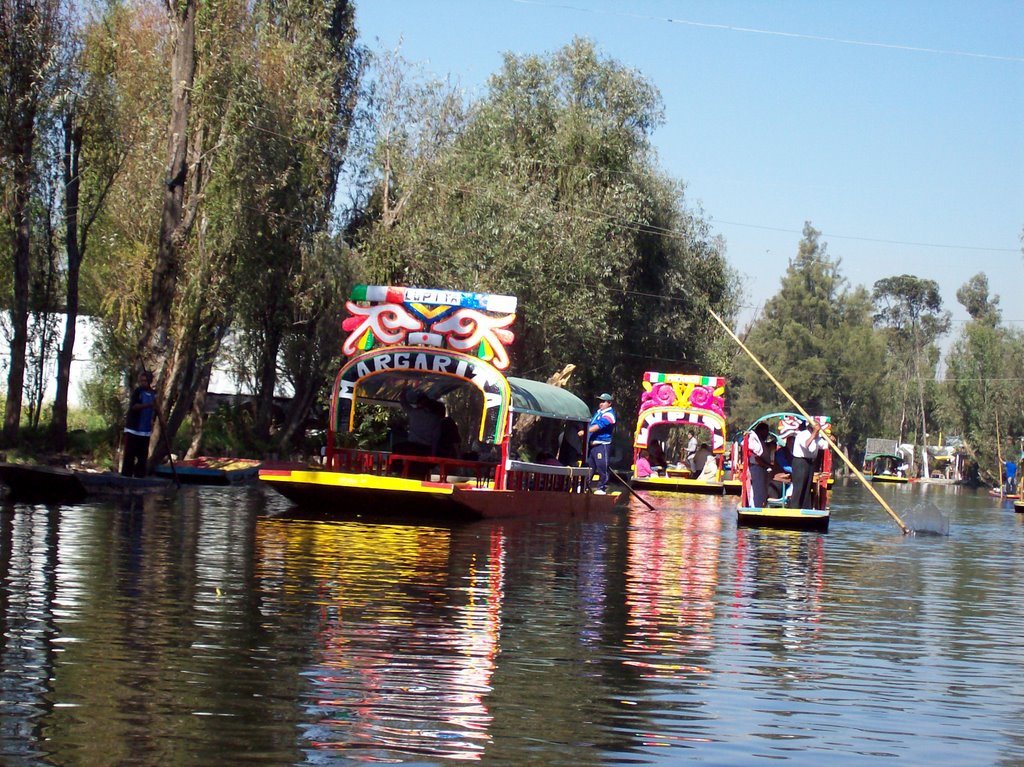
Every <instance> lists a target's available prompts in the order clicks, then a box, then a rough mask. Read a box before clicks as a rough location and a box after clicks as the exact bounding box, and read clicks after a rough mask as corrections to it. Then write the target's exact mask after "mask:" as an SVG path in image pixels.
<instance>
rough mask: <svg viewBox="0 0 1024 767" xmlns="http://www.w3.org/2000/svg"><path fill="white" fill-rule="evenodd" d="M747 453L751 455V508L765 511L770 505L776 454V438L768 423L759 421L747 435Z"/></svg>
mask: <svg viewBox="0 0 1024 767" xmlns="http://www.w3.org/2000/svg"><path fill="white" fill-rule="evenodd" d="M747 451H748V453H749V454H750V466H748V467H747V470H748V473H749V476H750V505H751V508H755V509H763V508H764V507H765V506H766V505H767V504H768V479H769V476H770V472H771V468H772V460H773V453H774V452H775V437H773V436H772V433H771V430H770V429H769V428H768V422H767V421H758V423H757V425H755V426H754V429H753V431H751V432H750V433H749V434H748V435H747Z"/></svg>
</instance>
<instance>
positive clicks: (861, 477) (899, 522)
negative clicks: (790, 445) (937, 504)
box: [708, 306, 913, 535]
mask: <svg viewBox="0 0 1024 767" xmlns="http://www.w3.org/2000/svg"><path fill="white" fill-rule="evenodd" d="M708 314H710V315H711V316H712V317H714V319H715V321H716V322H717V323H718V324H719V325H721V326H722V329H723V330H725V332H726V333H728V334H729V337H730V338H732V340H733V341H735V342H736V343H737V344H739V346H740V348H741V349H742V350H743V351H744V352H746V354H747V356H748V357H750V359H751V360H753V362H754V364H755V365H757V366H758V367H759V368H761V371H762V372H763V373H764V374H765V375H766V376H768V380H770V381H771V382H772V383H773V384H775V387H776V388H777V389H778V390H779V391H780V392H782V394H783V395H784V396H785V397H786V399H788V400H789V401H790V403H791V404H792V405H793V407H795V408H796V410H797V412H799V413H800V415H802V416H803V417H804V418H806V419H807V421H808V422H810V421H811V420H812V418H811V416H810V415H808V413H807V411H806V410H804V409H803V407H802V406H801V405H800V403H799V402H797V401H796V400H795V399H794V398H793V395H792V394H790V393H789V392H788V391H786V388H785V387H784V386H783V385H782V384H781V383H779V382H778V380H777V379H776V378H775V376H773V375H772V374H771V372H770V371H769V370H768V368H766V367H765V366H764V365H763V364H762V363H761V360H759V359H758V358H757V357H756V356H754V353H753V352H752V351H750V349H748V348H747V346H746V344H744V343H743V341H741V340H740V338H739V336H737V335H736V334H735V333H733V332H732V328H730V327H729V326H728V325H726V324H725V321H724V320H723V319H722V318H721V317H719V316H718V315H717V314H716V313H715V311H714V310H713V309H712V308H711V307H710V306H709V307H708ZM821 434H822V435H823V436H824V437H825V441H826V442H828V446H829V447H830V448H832V450H833V451H834V452H835V453H836V454H837V455H838V456H839V457H840V458H842V459H843V463H845V464H846V465H847V466H848V467H849V469H850V470H851V471H852V472H853V473H854V476H856V477H857V479H859V480H860V482H861V484H862V485H864V487H866V488H867V489H868V491H869V492H870V493H871V494H872V495H873V496H874V497H875V500H876V501H878V503H879V504H880V505H881V507H882V508H883V509H885V510H886V512H888V514H889V516H890V517H892V518H893V520H894V521H895V522H896V524H897V525H899V527H900V530H902V531H903V534H904V535H906V534H907V533H910V532H913V531H912V530H911V529H910V528H909V527H907V525H906V523H904V521H903V520H902V519H900V517H899V515H898V514H897V513H896V512H895V511H893V510H892V509H891V508H889V504H887V503H886V502H885V499H884V498H882V496H881V495H879V494H878V491H877V490H875V488H874V487H872V486H871V483H870V482H868V480H867V479H866V478H865V477H864V475H863V474H861V473H860V470H859V469H858V468H857V467H856V466H854V465H853V462H852V461H851V460H850V459H849V458H847V456H846V453H844V452H843V451H842V450H841V449H840V448H839V445H837V444H836V443H835V441H834V440H833V439H832V436H831V435H830V434H827V433H826V432H824V431H822V432H821Z"/></svg>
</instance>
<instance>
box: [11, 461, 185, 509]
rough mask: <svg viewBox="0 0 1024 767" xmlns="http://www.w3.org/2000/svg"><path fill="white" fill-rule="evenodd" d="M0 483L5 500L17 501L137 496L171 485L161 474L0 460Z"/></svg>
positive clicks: (57, 501)
mask: <svg viewBox="0 0 1024 767" xmlns="http://www.w3.org/2000/svg"><path fill="white" fill-rule="evenodd" d="M0 484H3V485H4V486H6V488H7V500H9V501H13V502H19V503H81V502H82V501H85V500H86V499H88V498H89V497H90V496H126V495H137V494H142V493H153V492H162V491H164V490H167V489H169V488H172V487H174V483H173V482H170V481H168V480H166V479H163V478H161V477H126V476H123V475H121V474H118V473H116V472H113V471H87V470H84V469H67V468H64V467H59V466H41V465H38V464H23V463H0Z"/></svg>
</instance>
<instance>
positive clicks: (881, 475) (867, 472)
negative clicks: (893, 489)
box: [864, 453, 910, 485]
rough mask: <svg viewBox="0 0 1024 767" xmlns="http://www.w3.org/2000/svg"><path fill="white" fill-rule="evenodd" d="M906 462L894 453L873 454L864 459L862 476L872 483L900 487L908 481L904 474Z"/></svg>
mask: <svg viewBox="0 0 1024 767" xmlns="http://www.w3.org/2000/svg"><path fill="white" fill-rule="evenodd" d="M906 465H907V462H906V460H905V459H904V458H903V456H900V455H896V454H895V453H875V454H873V455H867V456H865V457H864V476H866V477H868V478H869V479H870V480H871V481H872V482H886V483H889V484H898V485H902V484H905V483H907V482H909V481H910V478H909V477H908V476H907V474H906V468H902V469H901V468H900V467H901V466H902V467H906Z"/></svg>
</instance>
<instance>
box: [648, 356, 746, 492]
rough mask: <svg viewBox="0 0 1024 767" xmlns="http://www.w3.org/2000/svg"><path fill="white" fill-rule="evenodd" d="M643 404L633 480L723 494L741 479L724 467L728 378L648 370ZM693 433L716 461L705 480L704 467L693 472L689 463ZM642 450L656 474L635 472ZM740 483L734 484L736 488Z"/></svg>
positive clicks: (706, 454)
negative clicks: (672, 456) (669, 456)
mask: <svg viewBox="0 0 1024 767" xmlns="http://www.w3.org/2000/svg"><path fill="white" fill-rule="evenodd" d="M642 385H643V392H642V393H641V395H640V409H639V412H638V413H637V419H636V428H635V429H634V432H633V469H634V471H633V478H632V479H631V480H630V485H631V486H632V487H634V488H637V489H643V490H662V491H667V492H673V493H697V494H701V495H724V494H725V493H726V492H728V491H730V490H732V489H735V490H736V491H737V493H738V491H739V483H738V482H733V481H731V480H732V477H729V478H728V480H729V484H728V485H727V484H726V482H727V479H726V475H725V471H724V469H723V466H724V463H725V460H724V459H725V447H726V443H727V440H726V430H725V379H724V378H720V377H718V376H704V375H691V374H685V373H656V372H651V371H648V372H646V373H644V378H643V382H642ZM688 433H692V434H693V435H694V437H695V438H696V440H697V443H698V445H702V446H703V449H699V450H698V455H699V456H700V458H699V459H698V460H700V461H701V462H702V463H706V462H707V460H708V457H709V456H710V459H711V460H713V461H714V462H715V472H714V475H713V476H711V477H710V478H709V477H707V476H705V478H704V479H701V478H700V476H701V474H702V472H701V469H702V468H703V466H697V467H695V472H694V473H691V472H690V470H689V468H686V467H685V460H686V458H687V456H686V452H687V434H688ZM666 446H668V452H669V453H674V454H676V457H677V458H678V461H677V462H675V463H673V462H670V461H668V460H667V458H666V455H665V454H666ZM641 453H643V454H644V455H645V456H646V457H647V458H648V461H649V462H650V463H651V465H652V466H653V467H656V468H657V469H658V473H657V474H651V475H649V476H646V477H638V476H637V475H636V462H637V459H639V458H640V456H641ZM733 486H735V487H733Z"/></svg>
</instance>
